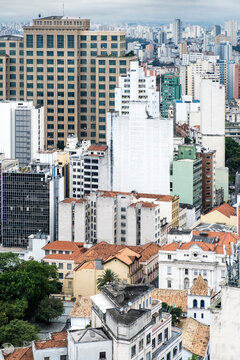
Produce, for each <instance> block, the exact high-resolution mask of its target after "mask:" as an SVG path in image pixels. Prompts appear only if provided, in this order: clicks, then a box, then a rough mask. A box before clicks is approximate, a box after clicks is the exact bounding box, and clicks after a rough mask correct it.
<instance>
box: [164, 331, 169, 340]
mask: <svg viewBox="0 0 240 360" xmlns="http://www.w3.org/2000/svg"><path fill="white" fill-rule="evenodd" d="M165 341H168V328H166V329H165V330H164V342H165Z"/></svg>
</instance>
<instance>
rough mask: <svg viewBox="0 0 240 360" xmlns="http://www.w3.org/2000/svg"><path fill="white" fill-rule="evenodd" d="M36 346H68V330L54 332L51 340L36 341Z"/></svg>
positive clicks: (43, 347)
mask: <svg viewBox="0 0 240 360" xmlns="http://www.w3.org/2000/svg"><path fill="white" fill-rule="evenodd" d="M35 347H36V349H37V350H39V349H48V348H64V347H67V332H66V331H62V332H57V333H52V334H51V339H50V340H45V341H36V342H35Z"/></svg>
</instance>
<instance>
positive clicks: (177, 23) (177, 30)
mask: <svg viewBox="0 0 240 360" xmlns="http://www.w3.org/2000/svg"><path fill="white" fill-rule="evenodd" d="M173 42H174V44H175V45H178V44H180V43H181V42H182V22H181V20H180V19H175V20H174V22H173Z"/></svg>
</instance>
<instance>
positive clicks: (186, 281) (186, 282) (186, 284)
mask: <svg viewBox="0 0 240 360" xmlns="http://www.w3.org/2000/svg"><path fill="white" fill-rule="evenodd" d="M188 288H189V279H188V278H185V279H184V290H187V289H188Z"/></svg>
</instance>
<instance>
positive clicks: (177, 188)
mask: <svg viewBox="0 0 240 360" xmlns="http://www.w3.org/2000/svg"><path fill="white" fill-rule="evenodd" d="M170 190H171V195H178V196H179V201H180V203H183V204H188V205H193V206H194V207H195V209H196V220H198V219H199V218H200V211H201V206H202V159H199V158H197V154H196V148H195V147H194V146H191V145H180V146H179V147H178V157H177V158H176V159H174V160H173V164H172V169H171V183H170Z"/></svg>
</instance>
